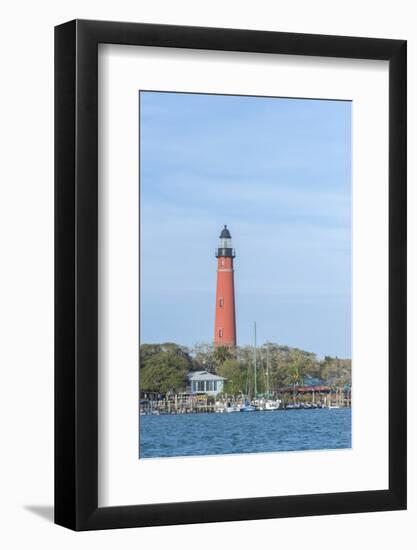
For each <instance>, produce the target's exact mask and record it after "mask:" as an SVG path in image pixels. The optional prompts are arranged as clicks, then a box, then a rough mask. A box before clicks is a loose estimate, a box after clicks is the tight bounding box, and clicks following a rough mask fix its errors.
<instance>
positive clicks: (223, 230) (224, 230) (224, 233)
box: [220, 225, 232, 239]
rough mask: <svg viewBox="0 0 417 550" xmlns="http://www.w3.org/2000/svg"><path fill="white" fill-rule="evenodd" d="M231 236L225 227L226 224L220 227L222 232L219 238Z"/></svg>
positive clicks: (229, 237)
mask: <svg viewBox="0 0 417 550" xmlns="http://www.w3.org/2000/svg"><path fill="white" fill-rule="evenodd" d="M231 238H232V236H231V234H230V231H229V230H228V229H227V225H225V226H224V227H223V229H222V232H221V233H220V239H231Z"/></svg>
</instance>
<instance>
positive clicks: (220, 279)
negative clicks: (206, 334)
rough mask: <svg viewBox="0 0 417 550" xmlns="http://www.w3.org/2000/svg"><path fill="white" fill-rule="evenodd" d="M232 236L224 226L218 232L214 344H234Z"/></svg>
mask: <svg viewBox="0 0 417 550" xmlns="http://www.w3.org/2000/svg"><path fill="white" fill-rule="evenodd" d="M234 257H235V251H234V249H233V248H232V236H231V235H230V231H229V230H228V229H227V225H225V226H224V228H223V229H222V232H221V233H220V239H219V246H218V248H216V258H217V290H216V320H215V324H214V345H215V346H236V314H235V284H234V274H233V273H234V271H233V258H234Z"/></svg>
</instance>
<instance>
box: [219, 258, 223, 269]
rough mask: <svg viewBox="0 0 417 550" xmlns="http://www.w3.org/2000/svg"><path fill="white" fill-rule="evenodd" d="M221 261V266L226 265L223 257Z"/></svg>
mask: <svg viewBox="0 0 417 550" xmlns="http://www.w3.org/2000/svg"><path fill="white" fill-rule="evenodd" d="M220 263H221V266H222V267H224V259H223V258H222V259H221V261H220Z"/></svg>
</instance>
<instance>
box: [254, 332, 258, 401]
mask: <svg viewBox="0 0 417 550" xmlns="http://www.w3.org/2000/svg"><path fill="white" fill-rule="evenodd" d="M254 342H255V347H254V372H253V385H254V388H253V393H254V397H255V398H256V395H257V393H258V390H257V387H256V321H255V322H254Z"/></svg>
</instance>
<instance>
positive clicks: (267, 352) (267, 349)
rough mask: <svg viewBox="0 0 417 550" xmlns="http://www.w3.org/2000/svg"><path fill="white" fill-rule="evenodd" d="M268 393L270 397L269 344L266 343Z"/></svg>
mask: <svg viewBox="0 0 417 550" xmlns="http://www.w3.org/2000/svg"><path fill="white" fill-rule="evenodd" d="M266 395H267V397H269V346H268V344H267V345H266Z"/></svg>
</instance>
